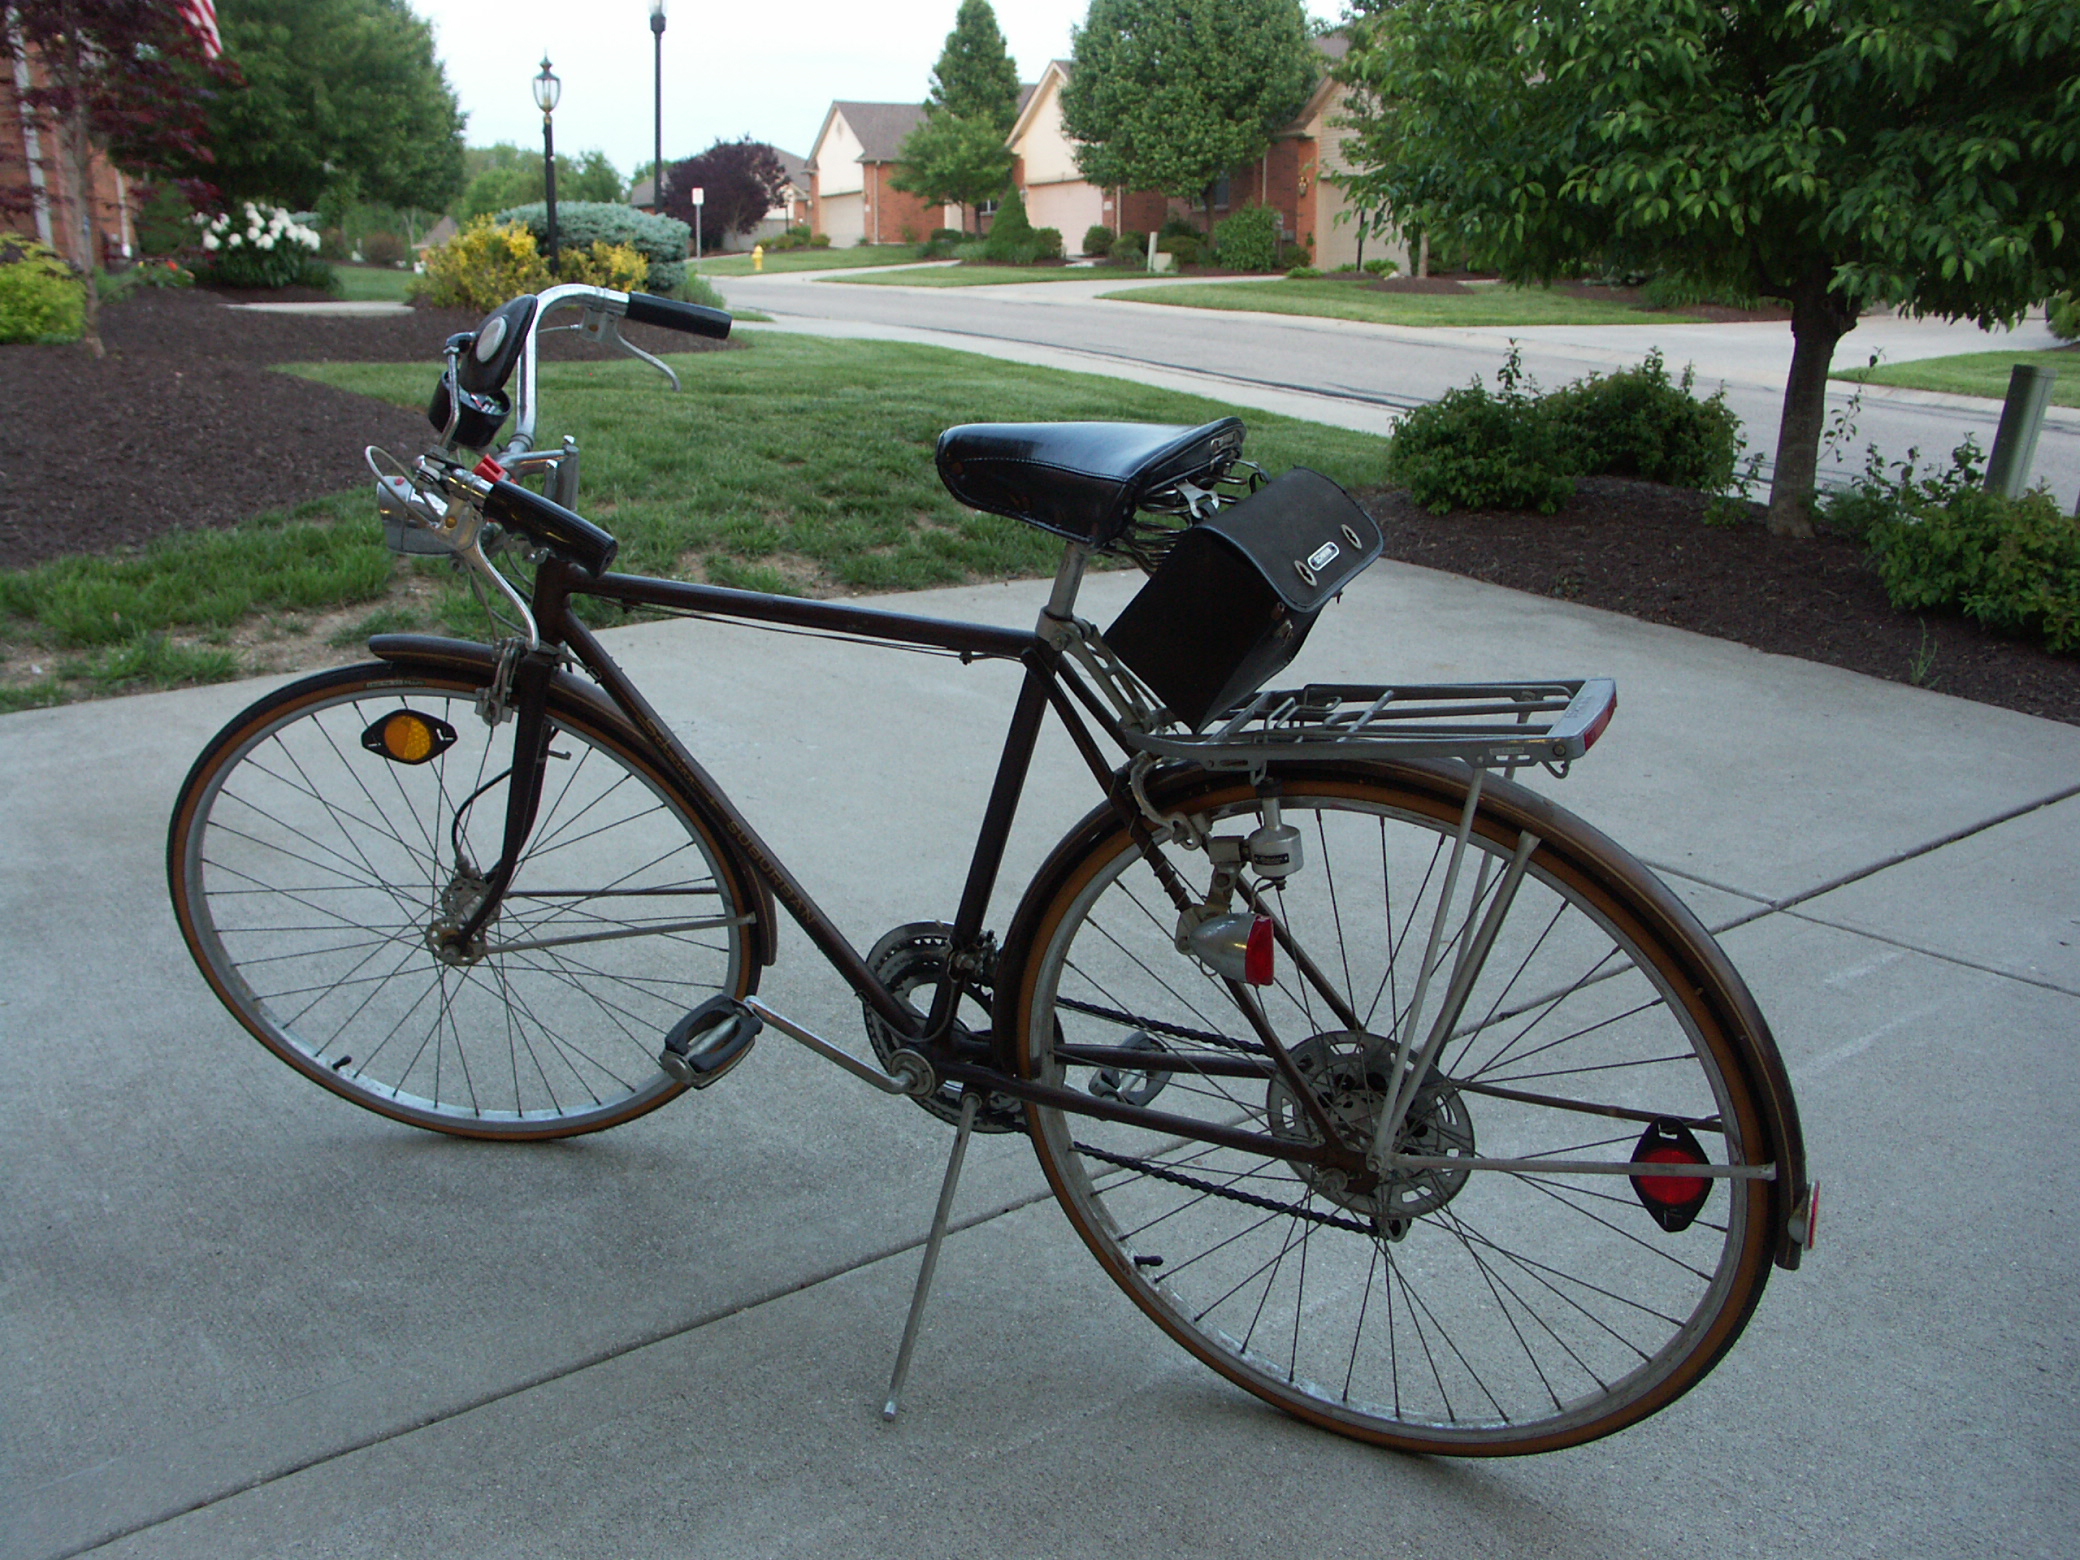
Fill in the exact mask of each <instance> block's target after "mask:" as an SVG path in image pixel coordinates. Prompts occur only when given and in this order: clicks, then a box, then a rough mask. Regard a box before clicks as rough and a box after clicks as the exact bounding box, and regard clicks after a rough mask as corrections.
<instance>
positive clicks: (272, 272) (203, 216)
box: [194, 201, 334, 292]
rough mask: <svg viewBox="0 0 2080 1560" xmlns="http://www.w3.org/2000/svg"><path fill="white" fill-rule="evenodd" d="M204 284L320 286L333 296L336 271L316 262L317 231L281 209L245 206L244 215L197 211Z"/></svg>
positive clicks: (322, 262)
mask: <svg viewBox="0 0 2080 1560" xmlns="http://www.w3.org/2000/svg"><path fill="white" fill-rule="evenodd" d="M194 222H195V225H196V226H197V227H198V228H200V229H201V230H202V231H201V235H200V238H199V242H200V245H201V248H202V255H203V259H202V267H201V273H200V274H201V277H202V280H203V281H204V282H205V283H207V284H209V285H211V286H215V287H266V288H271V287H317V288H322V289H323V290H325V291H327V292H330V291H331V290H332V289H333V286H334V277H333V274H332V267H331V266H329V265H327V264H326V263H325V262H324V261H322V260H320V259H319V258H318V246H319V244H320V242H321V240H320V239H319V237H318V230H317V229H316V228H312V227H306V226H305V225H304V224H303V223H301V222H298V221H297V220H296V218H295V216H294V215H293V214H292V213H290V212H288V211H285V210H283V209H282V208H281V207H280V206H260V205H255V204H254V203H253V202H252V201H247V202H246V203H245V207H244V209H243V210H242V211H238V212H230V211H220V212H218V213H217V214H216V215H215V216H214V217H212V216H210V215H209V214H207V213H206V212H200V211H198V212H196V213H195V217H194Z"/></svg>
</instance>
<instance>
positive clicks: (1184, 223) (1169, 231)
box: [1156, 217, 1199, 254]
mask: <svg viewBox="0 0 2080 1560" xmlns="http://www.w3.org/2000/svg"><path fill="white" fill-rule="evenodd" d="M1156 236H1157V237H1158V238H1197V237H1198V236H1199V225H1198V223H1196V222H1193V221H1191V220H1190V219H1188V218H1185V217H1165V218H1164V219H1163V225H1162V226H1161V227H1160V228H1158V229H1157V230H1156ZM1157 253H1158V254H1161V253H1163V251H1162V250H1161V249H1160V248H1158V250H1157Z"/></svg>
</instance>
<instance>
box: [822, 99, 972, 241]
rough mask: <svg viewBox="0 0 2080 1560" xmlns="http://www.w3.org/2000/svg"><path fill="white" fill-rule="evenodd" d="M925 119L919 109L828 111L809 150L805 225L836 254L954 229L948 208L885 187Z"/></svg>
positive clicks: (887, 106)
mask: <svg viewBox="0 0 2080 1560" xmlns="http://www.w3.org/2000/svg"><path fill="white" fill-rule="evenodd" d="M923 118H924V105H923V104H921V103H833V104H831V106H830V111H829V112H828V113H826V114H825V115H824V116H823V128H822V129H821V130H819V131H817V132H816V141H815V144H814V145H813V146H811V147H810V149H809V165H808V177H809V181H810V205H811V208H812V216H811V223H812V225H813V226H814V228H815V231H817V232H818V233H824V234H828V235H829V236H830V241H831V243H832V245H833V246H834V247H837V248H843V247H845V246H847V245H850V244H858V243H868V244H905V243H916V242H918V241H919V240H921V239H925V238H929V237H931V235H932V230H933V229H934V228H941V227H958V226H959V225H960V214H959V212H958V211H956V210H955V209H954V208H952V207H950V206H948V207H942V206H927V205H926V204H925V203H924V202H923V201H922V200H920V199H919V198H918V197H917V196H915V195H911V194H909V193H907V192H905V191H903V190H899V189H895V188H894V187H892V186H891V185H890V183H889V180H890V179H891V178H893V177H894V176H895V174H896V172H897V170H898V169H899V168H900V167H901V165H902V164H901V158H902V152H903V142H904V141H905V140H906V139H908V137H909V135H910V132H911V131H912V130H914V129H915V128H916V127H917V125H918V122H919V121H920V120H922V119H923Z"/></svg>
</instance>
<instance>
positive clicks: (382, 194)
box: [210, 0, 463, 210]
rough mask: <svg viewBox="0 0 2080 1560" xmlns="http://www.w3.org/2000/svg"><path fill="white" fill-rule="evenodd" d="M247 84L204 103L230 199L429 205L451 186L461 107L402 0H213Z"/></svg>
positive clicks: (440, 203) (444, 197)
mask: <svg viewBox="0 0 2080 1560" xmlns="http://www.w3.org/2000/svg"><path fill="white" fill-rule="evenodd" d="M217 25H218V28H219V30H220V31H221V32H222V34H223V37H224V50H225V53H226V54H227V55H228V56H230V57H231V58H232V59H234V60H235V61H236V62H237V64H238V67H239V69H240V70H242V71H243V72H244V73H245V79H246V84H247V89H246V90H245V91H244V92H239V93H233V94H226V95H225V96H223V97H221V98H220V99H219V100H218V101H217V102H216V103H215V104H213V105H212V108H211V113H210V123H211V127H212V129H213V131H214V132H215V139H216V144H217V148H218V156H217V165H216V182H217V183H218V184H219V185H220V186H222V188H223V190H224V193H225V195H226V196H228V197H230V198H232V199H234V200H239V199H262V198H265V199H269V200H277V201H282V202H284V203H286V204H288V205H291V206H297V207H303V208H313V209H314V208H317V207H319V206H320V205H328V204H329V205H332V206H338V205H341V204H343V203H346V202H351V201H353V200H376V201H385V202H388V203H390V204H392V205H397V206H416V207H420V208H423V209H427V210H439V209H440V208H442V207H444V206H446V205H447V204H448V203H449V202H450V201H451V200H453V199H454V198H455V196H456V195H457V194H458V193H460V191H461V189H462V172H463V163H462V120H463V116H462V111H461V110H460V108H458V107H457V106H456V102H455V93H454V90H453V89H452V88H451V87H449V85H448V79H447V75H446V73H445V72H444V71H443V70H442V69H441V64H440V61H439V60H438V59H436V58H435V57H434V52H433V35H432V32H431V31H430V30H429V29H428V27H427V25H426V23H424V22H423V21H421V20H420V19H419V18H418V17H417V16H415V15H413V13H412V10H411V8H410V6H409V5H407V4H406V3H405V0H219V3H218V6H217Z"/></svg>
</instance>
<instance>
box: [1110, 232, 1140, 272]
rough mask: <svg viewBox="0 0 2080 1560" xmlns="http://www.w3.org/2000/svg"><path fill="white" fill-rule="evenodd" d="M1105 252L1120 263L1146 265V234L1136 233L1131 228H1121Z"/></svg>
mask: <svg viewBox="0 0 2080 1560" xmlns="http://www.w3.org/2000/svg"><path fill="white" fill-rule="evenodd" d="M1106 253H1107V254H1109V255H1110V256H1112V258H1113V259H1114V260H1117V261H1118V262H1119V263H1120V264H1122V265H1146V264H1148V235H1147V234H1146V233H1137V232H1135V231H1134V230H1133V229H1132V228H1123V229H1121V231H1120V235H1119V237H1117V238H1115V239H1114V240H1113V241H1112V247H1111V248H1110V249H1108V250H1107V251H1106Z"/></svg>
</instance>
